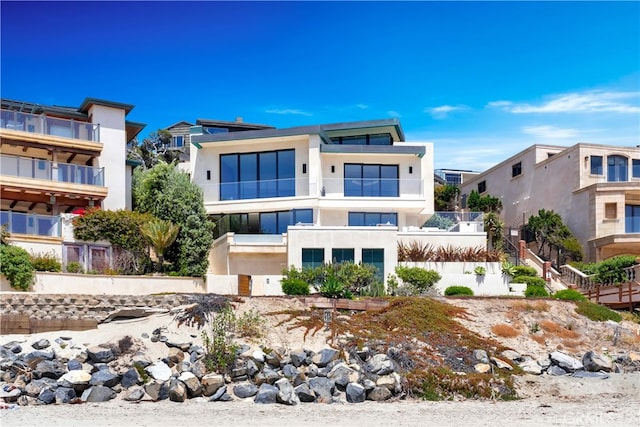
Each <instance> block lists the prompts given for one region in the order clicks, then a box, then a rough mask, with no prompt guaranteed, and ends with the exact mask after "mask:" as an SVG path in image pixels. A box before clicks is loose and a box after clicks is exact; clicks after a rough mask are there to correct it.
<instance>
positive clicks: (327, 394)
mask: <svg viewBox="0 0 640 427" xmlns="http://www.w3.org/2000/svg"><path fill="white" fill-rule="evenodd" d="M309 388H310V389H311V390H312V391H313V392H314V393H315V395H316V397H317V400H319V401H322V402H323V403H329V402H331V396H333V392H334V391H335V383H334V382H333V381H332V380H330V379H329V378H325V377H315V378H311V379H310V380H309Z"/></svg>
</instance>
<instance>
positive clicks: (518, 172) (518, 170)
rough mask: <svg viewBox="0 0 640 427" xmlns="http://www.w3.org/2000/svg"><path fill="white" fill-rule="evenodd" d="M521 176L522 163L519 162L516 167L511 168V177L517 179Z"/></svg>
mask: <svg viewBox="0 0 640 427" xmlns="http://www.w3.org/2000/svg"><path fill="white" fill-rule="evenodd" d="M519 175H522V162H518V163H516V164H515V165H513V166H511V177H512V178H515V177H516V176H519Z"/></svg>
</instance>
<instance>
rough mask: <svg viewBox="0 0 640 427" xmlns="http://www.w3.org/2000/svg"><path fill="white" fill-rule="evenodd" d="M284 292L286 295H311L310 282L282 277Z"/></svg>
mask: <svg viewBox="0 0 640 427" xmlns="http://www.w3.org/2000/svg"><path fill="white" fill-rule="evenodd" d="M281 283H282V292H284V293H285V294H286V295H309V283H307V282H305V281H304V280H302V279H298V278H285V279H282V282H281Z"/></svg>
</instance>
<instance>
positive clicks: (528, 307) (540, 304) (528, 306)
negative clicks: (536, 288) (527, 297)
mask: <svg viewBox="0 0 640 427" xmlns="http://www.w3.org/2000/svg"><path fill="white" fill-rule="evenodd" d="M512 308H513V310H516V311H519V312H526V313H532V312H537V313H545V312H547V311H549V308H550V307H549V304H547V303H546V302H545V301H536V302H533V303H532V302H523V301H517V302H515V303H514V304H513V305H512Z"/></svg>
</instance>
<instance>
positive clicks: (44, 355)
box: [22, 350, 56, 363]
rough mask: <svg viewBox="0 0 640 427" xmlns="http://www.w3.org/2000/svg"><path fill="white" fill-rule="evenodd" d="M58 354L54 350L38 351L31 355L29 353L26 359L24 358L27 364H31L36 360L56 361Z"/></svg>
mask: <svg viewBox="0 0 640 427" xmlns="http://www.w3.org/2000/svg"><path fill="white" fill-rule="evenodd" d="M55 357H56V354H55V353H54V351H53V350H48V351H45V350H36V351H32V352H31V353H27V354H25V355H24V357H23V358H22V359H23V360H24V361H25V362H26V363H29V362H30V361H32V360H35V359H44V360H53V359H55Z"/></svg>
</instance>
